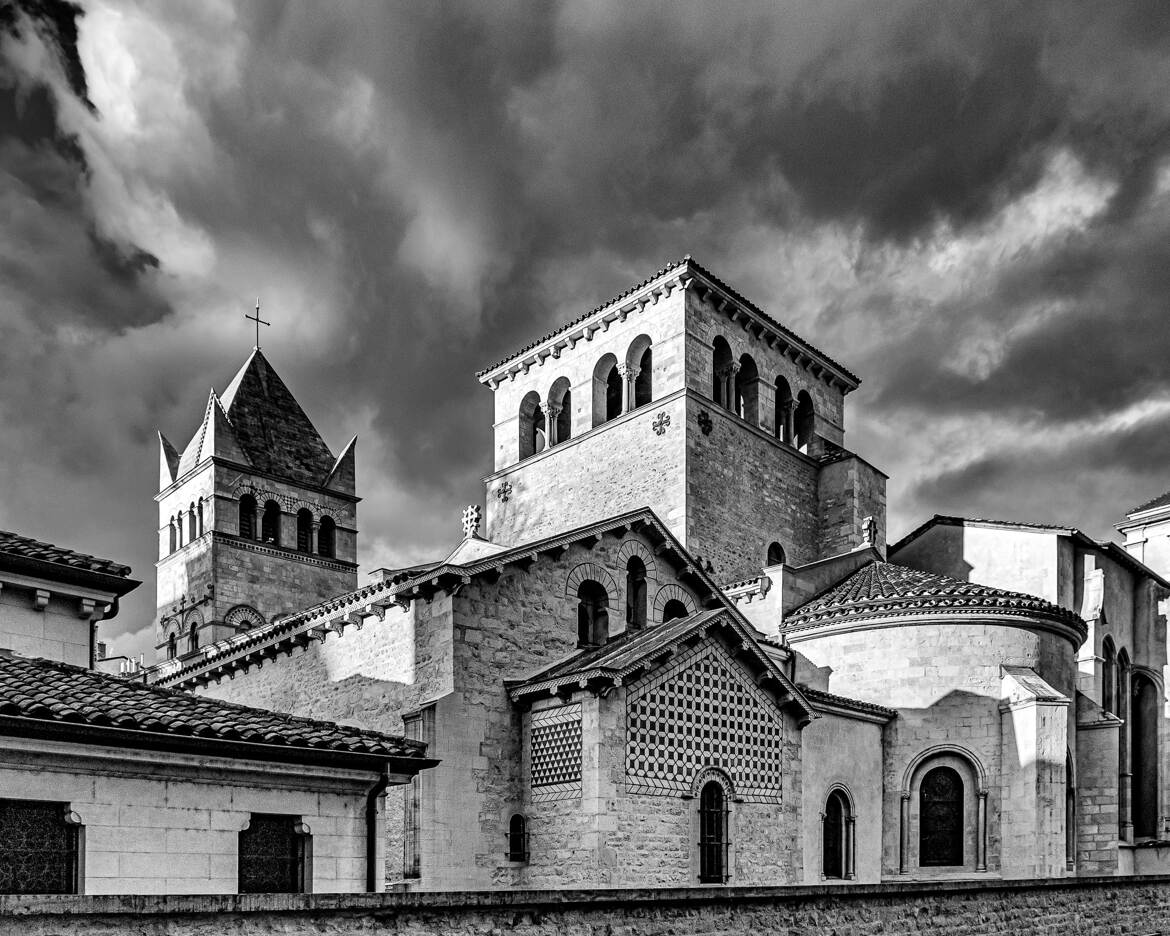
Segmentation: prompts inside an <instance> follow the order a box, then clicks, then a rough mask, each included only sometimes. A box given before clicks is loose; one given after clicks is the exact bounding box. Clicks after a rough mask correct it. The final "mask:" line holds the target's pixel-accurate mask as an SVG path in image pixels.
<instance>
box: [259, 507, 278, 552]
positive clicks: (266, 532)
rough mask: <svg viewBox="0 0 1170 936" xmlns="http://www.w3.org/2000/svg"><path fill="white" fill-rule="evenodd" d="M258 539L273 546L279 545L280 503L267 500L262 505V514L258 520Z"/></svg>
mask: <svg viewBox="0 0 1170 936" xmlns="http://www.w3.org/2000/svg"><path fill="white" fill-rule="evenodd" d="M260 539H261V540H262V541H263V542H265V543H271V544H272V545H273V546H279V545H280V504H278V503H277V502H276V501H271V500H270V501H268V502H267V503H266V504H265V505H264V516H263V517H262V518H261V520H260Z"/></svg>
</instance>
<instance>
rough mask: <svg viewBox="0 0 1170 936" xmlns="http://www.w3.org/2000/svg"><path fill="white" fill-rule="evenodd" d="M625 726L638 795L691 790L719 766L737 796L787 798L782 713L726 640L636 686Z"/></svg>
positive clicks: (632, 785)
mask: <svg viewBox="0 0 1170 936" xmlns="http://www.w3.org/2000/svg"><path fill="white" fill-rule="evenodd" d="M626 723H627V732H626V777H627V782H628V788H629V790H630V791H631V792H634V793H652V794H658V795H663V796H669V795H678V794H690V793H692V792H693V791H692V784H693V783H694V780H695V777H696V776H697V775H698V773H699V772H700V771H701V770H703V769H704V768H706V767H718V768H721V769H722V770H724V771H725V772H726V773H727V774H728V775H729V776H730V777H731V781H732V783H734V784H735V795H736V796H738V797H741V798H743V799H744V800H748V801H752V802H765V803H778V802H780V794H781V763H782V750H783V740H784V723H783V716H782V714H781V713H780V711H779V709H778V708H777V706H776V702H775V700H773V699H772V698H771V697H770V696H769V695H767V694H766V693H764V692H763V691H761V690H760V689H759V688H757V687H756V686H755V684H754V682H753V681H752V680H751V677H750V676H749V675H748V674H747V673H746V672H744V670H743V668H742V667H741V666H740V665H739V664H738V663H736V662H735V660H733V659H732V658H731V656H730V654H728V652H727V651H726V650H725V649H724V648H723V646H722V645H721V644H717V643H714V642H712V641H706V642H704V643H702V644H700V645H699V646H698V647H695V648H694V649H692V650H690V651H688V652H686V653H684V654H681V655H680V657H679V659H678V660H676V661H675V662H674V663H673V664H672V665H671V666H669V667H667V668H666V669H665V670H662V671H659V672H655V673H651V674H650V675H649V676H647V677H646V678H644V679H643V680H641V681H639V682H637V683H634V684H633V685H631V687H630V690H629V693H628V695H627V707H626Z"/></svg>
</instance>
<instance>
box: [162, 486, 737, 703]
mask: <svg viewBox="0 0 1170 936" xmlns="http://www.w3.org/2000/svg"><path fill="white" fill-rule="evenodd" d="M634 527H638V528H641V529H644V530H646V531H648V532H649V533H650V535H651V536H652V537H653V538H657V539H658V541H659V543H660V551H661V552H662V555H663V557H664V558H665V559H666V560H667V561H670V558H671V557H672V556H673V557H674V560H675V562H676V564H677V565H678V566H679V567H680V568H681V569H682V571H681V572H680V573H679V574H680V575H688V576H689V577H690V578H691V580H692V582H693V583H694V587H695V590H696V591H697V592H698V593H699V595H700V599H706V600H707V601H710V602H713V603H718V604H721V605H724V606H727V607H732V606H731V605H728V604H725V598H724V597H723V595H722V593H721V592H720V591H719V589H718V587H717V586H716V585H715V583H714V581H712V579H711V578H710V577H709V576H708V575H707V573H706V572H704V571H703V569H702V568H701V567H700V566H699V564H698V563H697V562H694V561H693V559H692V558H691V556H690V554H689V553H688V552H687V551H686V548H685V547H684V546H683V545H682V544H681V543H679V541H678V540H677V539H676V538H675V536H674V534H673V533H671V532H670V530H669V529H668V528H667V527H666V525H665V524H663V523H662V521H661V520H659V519H658V517H657V516H655V514H654V511H652V510H651V509H650V508H649V507H642V508H639V509H638V510H632V511H629V512H627V513H624V514H618V515H617V516H615V517H609V518H608V519H606V520H600V521H598V522H596V523H590V524H587V525H585V526H583V527H578V528H577V529H575V530H569V531H567V532H565V533H556V534H553V535H552V536H547V537H545V538H543V539H539V540H535V541H533V542H530V543H524V544H522V545H520V546H514V547H510V548H508V549H505V550H504V551H502V552H498V553H495V554H493V555H486V556H484V557H482V558H477V559H469V560H467V561H465V562H458V563H456V562H450V561H443V562H438V563H435V564H434V565H431V566H427V567H424V568H421V569H419V571H418V572H417V574H414V575H411V574H409V573H411V572H413V571H414V569H409V570H400V571H399V572H391V573H388V574H385V575H384V577H383V578H382V579H381V580H379V581H376V582H371V583H369V584H368V585H365V586H363V587H361V588H359V589H357V590H356V591H353V592H348V593H346V594H344V595H339V596H337V597H336V598H331V599H329V600H328V601H324V602H321V603H320V604H318V605H314V606H313V607H311V608H307V609H305V610H304V611H300V612H298V613H296V614H293V615H291V616H289V617H286V618H282V619H281V620H279V621H274V622H272V623H270V624H266V625H264V626H263V627H257V628H254V629H252V630H250V631H244V632H243V633H240V634H236V635H235V636H233V637H228V638H226V639H224V640H220V641H217V642H216V643H214V644H209V645H208V646H206V647H203V648H201V649H200V652H199V654H198V655H197V656H193V657H191V658H187V659H182V660H168V661H166V662H164V663H159V664H156V665H155V666H154V667H152V668H151V669H150V670H148V673H150V674H152V677H151V678H154V679H157V680H158V681H160V682H163V683H165V684H167V685H172V686H178V685H187V684H189V683H194V682H197V681H205V680H207V679H214V678H215V673H216V672H217V671H222V670H223V669H224V668H225V667H226V668H227V669H229V670H230V669H233V668H234V667H235V666H237V665H244V663H243V661H245V660H247V659H248V658H249V657H251V656H256V657H262V656H265V655H268V656H273V655H278V654H279V653H280V652H283V651H286V650H287V651H289V652H291V650H292V648H293V647H295V646H298V645H303V644H305V643H307V642H308V641H310V640H312V639H315V638H320V639H324V636H325V633H326V632H327V631H330V630H332V631H336V632H338V633H340V632H341V631H342V630H343V629H344V628H345V627H346V626H348V624H349V623H350V622H351V617H352V616H353V615H360V614H362V613H365V614H371V615H374V614H376V615H378V616H381V615H382V614H384V613H385V609H386V608H387V607H390V606H391V605H395V604H403V603H408V602H410V601H413V600H415V599H416V598H420V597H428V596H433V595H434V593H435V592H436V591H438V590H440V589H442V588H446V587H451V586H454V585H457V584H458V583H460V582H463V581H470V579H471V578H473V577H475V576H478V575H484V574H495V573H498V572H499V571H500V570H502V569H503V568H504V567H505V566H507V565H510V564H517V565H527V564H529V563H532V562H535V561H537V559H538V557H539V556H541V555H542V554H546V553H552V554H556V553H559V552H561V551H563V550H564V549H566V548H568V547H569V546H570V545H572V544H574V543H579V542H584V541H587V540H590V539H595V540H596V539H600V538H601V536H602V535H604V534H606V533H611V532H615V531H619V530H621V529H623V528H627V529H628V528H634ZM734 613H735V614H736V615H737V616H738V615H739V612H738V611H735V612H734Z"/></svg>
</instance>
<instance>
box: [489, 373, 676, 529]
mask: <svg viewBox="0 0 1170 936" xmlns="http://www.w3.org/2000/svg"><path fill="white" fill-rule="evenodd" d="M685 412H686V410H685V402H684V399H683V398H682V397H681V396H678V395H676V396H673V397H671V398H669V399H664V400H655V402H653V403H651V404H649V405H648V406H643V407H641V408H640V409H637V410H634V411H633V412H631V413H627V414H624V415H623V416H620V417H618V418H617V419H615V420H612V421H610V422H608V423H605V424H604V425H601V426H598V427H597V428H596V429H592V430H591V431H589V432H588V433H587V434H585V435H582V436H580V437H577V438H574V439H572V440H570V441H568V442H565V443H562V444H560V445H556V446H553V447H552V448H551V449H546V450H545V451H544V452H542V453H540V454H539V455H535V456H533V457H531V458H527V459H525V460H524V461H522V462H519V463H517V464H514V465H511V466H509V467H508V468H506V469H504V470H503V471H500V472H497V473H496V474H494V475H492V476H490V477H489V478H488V480H487V488H488V490H487V527H486V534H485V535H486V536H487V538H488V539H491V540H494V541H495V542H499V543H502V544H504V545H519V544H521V543H526V542H530V541H532V540H535V539H539V538H541V537H544V536H550V535H552V534H554V533H562V532H565V531H567V530H572V529H574V528H576V527H580V526H585V525H586V524H589V523H594V522H596V521H598V520H604V519H606V518H607V517H612V516H614V515H615V514H619V513H623V512H625V511H630V510H637V509H638V508H641V507H650V508H652V509H653V510H654V512H655V513H656V514H657V515H658V517H659V519H660V520H662V522H663V523H665V524H666V526H667V527H669V528H670V530H671V532H673V533H674V534H675V536H677V537H679V539H681V540H683V541H684V543H685V537H686V528H685V504H684V498H685V486H684V482H683V462H684V452H685V446H686V441H685V439H686V435H685V433H686V426H685ZM660 413H664V414H665V417H664V418H665V419H669V420H670V423H669V425H666V426H664V427H663V428H664V431H663V432H661V433H659V432H657V431H655V429H654V424H655V422H656V421H658V420H659V414H660ZM505 483H507V484H508V485H509V486H510V491H509V492H508V494H507V498H506V499H505V498H504V497H502V496H501V495H500V490H501V488H502V486H503V485H504V484H505Z"/></svg>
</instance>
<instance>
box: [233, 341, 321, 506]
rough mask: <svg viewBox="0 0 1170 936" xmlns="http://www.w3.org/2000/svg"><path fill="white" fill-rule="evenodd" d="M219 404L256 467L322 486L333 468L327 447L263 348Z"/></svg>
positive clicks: (235, 380)
mask: <svg viewBox="0 0 1170 936" xmlns="http://www.w3.org/2000/svg"><path fill="white" fill-rule="evenodd" d="M221 402H222V405H223V408H224V410H225V411H226V412H227V416H228V419H229V420H231V424H232V429H234V430H235V435H236V439H237V440H239V443H240V447H241V448H242V449H243V450H244V453H245V454H246V455H247V456H248V460H249V461H250V462H251V463H252V466H253V467H255V468H257V469H258V470H260V471H264V472H268V473H270V474H274V475H276V476H278V477H281V478H287V479H288V480H290V481H295V482H298V483H301V484H321V483H323V482H324V481H325V479H326V478H327V477H328V476H329V472H330V471H332V470H333V462H334V458H333V453H332V452H330V451H329V446H328V445H326V444H325V440H324V439H322V438H321V434H320V433H319V432H317V429H316V427H315V426H314V425H313V423H312V422H310V420H309V417H308V416H306V415H305V411H304V410H303V409H301V406H300V404H299V403H297V401H296V398H295V397H294V396H293V395H292V393H291V392H290V391H289V389H288V387H286V386H285V384H284V381H283V380H281V379H280V377H279V376H278V375H277V373H276V371H275V370H273V369H272V365H271V364H269V363H268V359H267V358H266V357H264V355H263V354H262V353H261V351H260V349H259V348H256V349H255V350H253V351H252V354H251V356H250V357H249V358H248V360H247V361H245V362H244V366H243V367H241V368H240V370H239V373H237V374H236V376H235V377H234V378H232V382H231V383H230V384H229V385H228V388H227V390H225V391H224V394H223V397H222V398H221Z"/></svg>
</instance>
